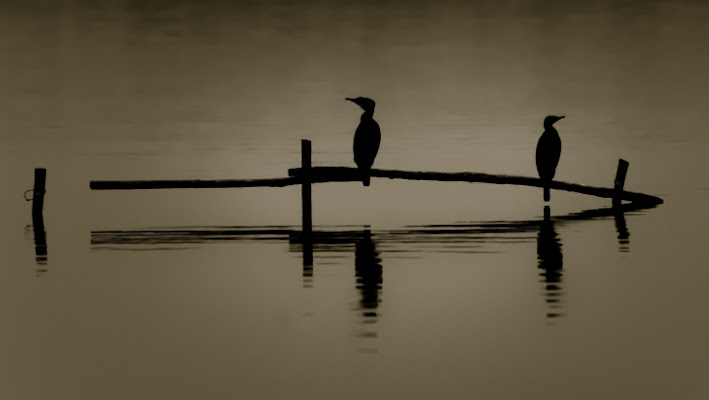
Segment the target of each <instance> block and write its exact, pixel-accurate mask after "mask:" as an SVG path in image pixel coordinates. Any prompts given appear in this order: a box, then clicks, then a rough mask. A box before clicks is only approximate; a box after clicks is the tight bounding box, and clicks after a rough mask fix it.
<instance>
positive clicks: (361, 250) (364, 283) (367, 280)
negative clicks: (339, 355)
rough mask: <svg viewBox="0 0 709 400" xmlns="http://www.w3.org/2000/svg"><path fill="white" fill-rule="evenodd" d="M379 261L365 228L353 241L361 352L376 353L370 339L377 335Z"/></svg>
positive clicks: (379, 288) (380, 280)
mask: <svg viewBox="0 0 709 400" xmlns="http://www.w3.org/2000/svg"><path fill="white" fill-rule="evenodd" d="M381 262H382V260H381V258H379V252H378V251H377V247H376V244H375V242H374V241H373V240H372V233H371V232H370V231H369V229H366V230H364V231H363V232H362V235H361V237H360V238H359V239H358V240H357V242H355V288H356V289H357V291H358V292H359V295H360V298H359V304H358V307H357V308H356V310H357V312H358V313H361V320H360V323H361V330H360V331H359V332H358V333H357V336H358V337H360V338H362V339H364V340H366V341H367V344H364V343H363V347H362V348H360V349H359V350H358V351H360V352H363V353H377V348H376V344H375V343H373V342H370V340H371V339H375V338H377V336H378V332H377V321H378V319H379V313H378V309H379V305H380V303H381V293H382V283H383V279H382V276H383V273H382V264H381Z"/></svg>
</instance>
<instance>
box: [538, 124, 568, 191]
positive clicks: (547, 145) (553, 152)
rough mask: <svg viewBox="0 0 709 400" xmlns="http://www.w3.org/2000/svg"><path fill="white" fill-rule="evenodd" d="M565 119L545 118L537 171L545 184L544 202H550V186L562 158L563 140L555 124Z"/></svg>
mask: <svg viewBox="0 0 709 400" xmlns="http://www.w3.org/2000/svg"><path fill="white" fill-rule="evenodd" d="M562 118H564V116H563V115H562V116H561V117H556V116H554V115H550V116H548V117H546V118H544V133H542V137H540V138H539V142H537V157H536V161H537V171H538V172H539V178H541V179H542V181H543V182H542V183H543V184H544V201H549V198H550V193H549V184H550V183H551V180H552V179H553V178H554V175H555V174H556V166H557V165H558V164H559V157H561V138H560V137H559V133H558V132H557V131H556V129H554V126H553V125H554V123H555V122H556V121H558V120H560V119H562Z"/></svg>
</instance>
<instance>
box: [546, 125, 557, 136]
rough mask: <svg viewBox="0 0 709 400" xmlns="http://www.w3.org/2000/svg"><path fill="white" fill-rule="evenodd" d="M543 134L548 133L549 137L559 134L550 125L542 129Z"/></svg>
mask: <svg viewBox="0 0 709 400" xmlns="http://www.w3.org/2000/svg"><path fill="white" fill-rule="evenodd" d="M544 133H548V134H550V135H558V134H559V132H557V131H556V129H554V127H553V126H551V125H549V126H545V127H544Z"/></svg>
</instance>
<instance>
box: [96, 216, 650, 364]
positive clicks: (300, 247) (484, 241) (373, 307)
mask: <svg viewBox="0 0 709 400" xmlns="http://www.w3.org/2000/svg"><path fill="white" fill-rule="evenodd" d="M647 208H652V207H647V206H641V205H635V204H624V205H618V206H616V207H612V208H602V209H591V210H585V211H582V212H578V213H573V214H568V215H562V216H556V217H554V218H552V217H551V215H550V214H551V211H550V208H549V207H548V206H547V207H545V208H544V218H543V219H542V220H539V219H532V220H522V221H495V222H476V223H458V224H450V225H425V226H409V227H406V228H402V229H391V230H377V231H376V232H374V233H372V232H371V231H370V229H368V228H365V229H362V228H358V227H347V226H334V227H316V228H318V229H316V230H315V231H313V233H312V235H310V236H309V237H308V238H307V240H304V238H303V235H302V234H301V232H300V228H299V227H292V226H271V227H245V226H233V227H185V228H173V229H152V230H128V231H94V232H92V233H91V244H92V249H93V250H183V249H187V248H191V247H196V246H198V245H199V244H201V243H221V242H253V243H269V242H270V243H274V244H278V243H287V244H288V251H289V252H291V253H294V254H299V255H301V256H302V266H303V271H302V285H303V287H304V288H313V287H314V286H315V284H316V275H317V271H315V270H316V269H317V268H318V267H322V266H325V265H326V264H328V263H332V264H335V265H337V266H341V265H344V264H349V262H350V261H348V260H350V259H351V258H350V257H352V255H353V254H354V275H355V290H356V292H357V293H358V299H357V305H356V307H355V309H356V312H357V316H358V320H359V321H360V322H361V323H360V324H359V325H360V327H361V328H362V333H361V334H358V336H361V337H368V338H372V337H377V330H376V325H377V323H378V320H379V318H380V317H381V316H380V312H379V310H380V305H381V296H382V292H383V266H382V259H381V254H382V253H386V254H387V257H388V258H417V257H425V256H426V255H427V254H429V253H458V254H468V253H496V252H505V251H509V246H510V245H513V244H515V243H530V242H535V241H536V245H537V267H538V269H539V276H540V281H541V282H542V284H543V296H544V300H545V302H546V304H547V307H548V312H547V314H546V315H547V318H549V319H550V320H553V319H556V318H558V317H560V316H562V315H564V313H563V312H562V300H563V297H564V296H565V295H566V293H565V292H564V290H563V286H562V283H563V275H564V272H563V271H564V269H563V254H562V244H561V240H560V237H559V234H558V233H557V230H558V229H559V227H560V226H563V225H566V224H571V223H576V222H582V221H588V220H593V219H606V220H610V219H611V218H613V220H614V222H615V228H616V231H617V234H618V241H619V244H620V251H623V252H625V251H629V239H628V238H629V236H630V233H629V231H628V227H627V224H626V222H625V213H626V212H631V211H640V210H643V209H647ZM375 238H376V240H375ZM370 350H371V349H370ZM373 351H375V350H373Z"/></svg>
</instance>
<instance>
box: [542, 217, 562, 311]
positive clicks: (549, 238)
mask: <svg viewBox="0 0 709 400" xmlns="http://www.w3.org/2000/svg"><path fill="white" fill-rule="evenodd" d="M550 214H551V212H550V210H549V206H545V207H544V220H542V221H541V224H540V226H539V235H538V236H537V259H538V261H539V264H538V268H539V269H540V270H541V271H540V273H539V276H540V277H541V282H542V283H544V296H545V301H546V303H547V306H548V307H549V311H548V312H547V318H550V319H553V318H557V317H560V316H562V315H563V314H562V313H561V297H562V294H563V292H562V287H561V283H562V278H563V272H562V271H563V265H564V260H563V255H562V252H561V241H560V240H559V238H558V235H557V233H556V231H554V222H553V221H552V220H551V217H550Z"/></svg>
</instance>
